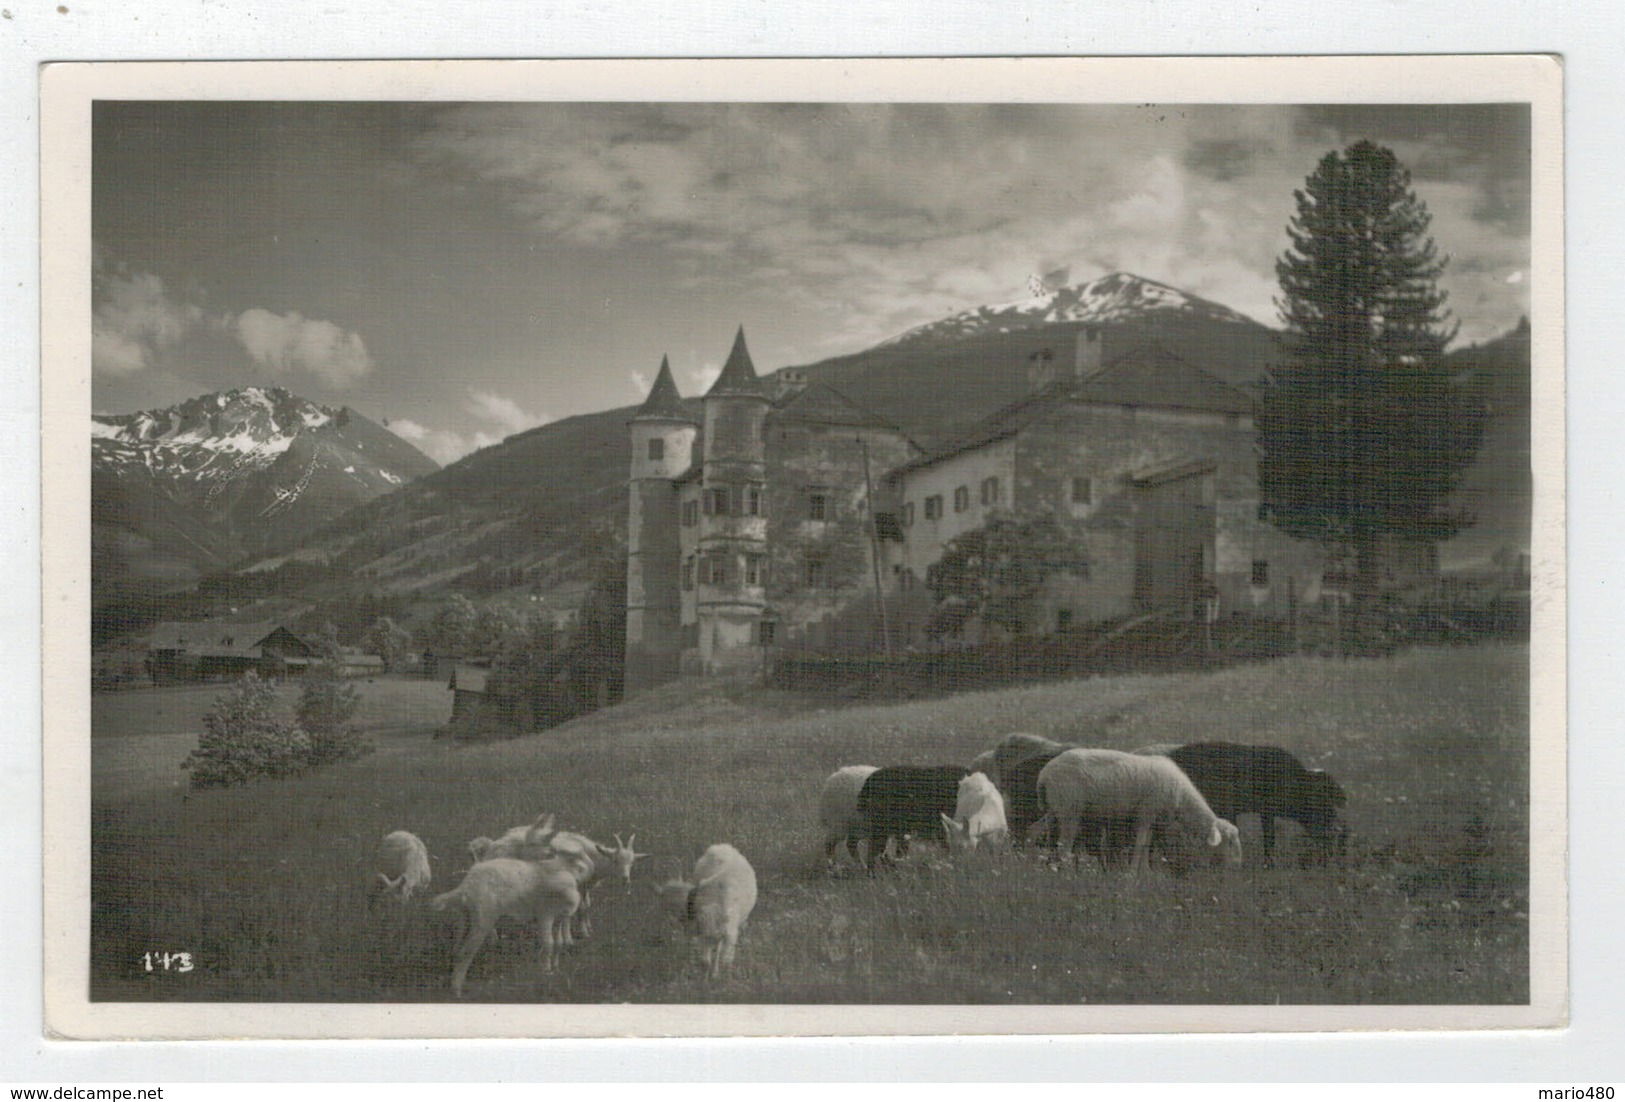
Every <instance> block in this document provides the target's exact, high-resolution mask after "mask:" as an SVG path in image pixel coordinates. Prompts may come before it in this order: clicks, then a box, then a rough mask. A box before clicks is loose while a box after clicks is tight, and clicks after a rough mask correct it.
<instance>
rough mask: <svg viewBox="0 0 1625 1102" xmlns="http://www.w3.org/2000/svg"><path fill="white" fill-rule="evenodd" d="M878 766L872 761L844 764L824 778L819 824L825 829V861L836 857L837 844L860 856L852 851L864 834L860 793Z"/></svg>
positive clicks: (819, 804) (855, 858)
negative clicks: (859, 807)
mask: <svg viewBox="0 0 1625 1102" xmlns="http://www.w3.org/2000/svg"><path fill="white" fill-rule="evenodd" d="M875 769H876V767H875V766H873V765H843V766H841V768H839V769H837V770H836V771H835V772H833V773H831V774H830V775H829V776H828V777H826V778H824V788H823V791H821V792H820V793H819V794H818V825H819V827H820V829H821V830H822V831H823V845H824V860H825V861H826V862H830V861H834V860H835V850H836V847H837V846H839V847H840V850H841V852H842V853H843V854H845V855H846V856H848V857H851V858H852V859H853V860H860V859H859V858H858V855H857V854H856V853H854V852H853V850H854V847H855V845H856V844H857V843H858V840H859V837H860V835H861V834H862V818H861V816H859V815H858V794H859V793H861V792H862V791H863V782H864V781H866V780H868V779H869V774H871V773H873V772H874V771H875Z"/></svg>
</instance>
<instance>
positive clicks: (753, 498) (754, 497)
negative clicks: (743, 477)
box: [745, 483, 763, 517]
mask: <svg viewBox="0 0 1625 1102" xmlns="http://www.w3.org/2000/svg"><path fill="white" fill-rule="evenodd" d="M762 512H763V510H762V488H761V487H760V486H758V485H755V484H754V483H753V484H751V485H749V486H746V487H745V515H746V516H747V517H759V516H761V515H762Z"/></svg>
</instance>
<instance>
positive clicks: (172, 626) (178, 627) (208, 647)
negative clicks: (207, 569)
mask: <svg viewBox="0 0 1625 1102" xmlns="http://www.w3.org/2000/svg"><path fill="white" fill-rule="evenodd" d="M281 628H282V625H281V624H280V623H277V622H276V621H274V620H269V621H265V622H263V623H257V624H226V623H221V622H220V621H217V620H193V621H179V622H177V621H168V622H165V623H161V624H158V625H156V626H154V627H153V629H152V633H151V634H150V635H148V637H147V646H148V647H149V648H150V649H152V650H178V651H185V652H187V653H188V654H199V655H204V654H207V655H258V654H259V645H260V643H262V642H263V641H264V640H266V639H267V638H269V637H270V636H272V635H274V634H275V633H276V632H277V631H278V630H279V629H281ZM289 634H292V633H291V632H290V633H289Z"/></svg>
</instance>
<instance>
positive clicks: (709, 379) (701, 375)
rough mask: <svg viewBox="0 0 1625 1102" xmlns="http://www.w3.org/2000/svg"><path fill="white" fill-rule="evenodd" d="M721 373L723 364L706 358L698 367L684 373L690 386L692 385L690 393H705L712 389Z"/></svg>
mask: <svg viewBox="0 0 1625 1102" xmlns="http://www.w3.org/2000/svg"><path fill="white" fill-rule="evenodd" d="M721 374H722V365H721V364H719V363H717V362H716V361H715V360H706V361H704V362H702V363H701V364H700V365H699V366H698V367H691V368H689V369H688V370H687V371H686V372H684V375H685V376H686V377H687V379H688V383H689V386H690V387H692V389H691V390H690V391H689V393H690V394H704V393H705V392H706V391H708V390H710V389H711V385H712V384H713V383H715V382H716V381H717V378H718V377H719V376H720V375H721Z"/></svg>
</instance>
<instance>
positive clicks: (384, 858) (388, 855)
mask: <svg viewBox="0 0 1625 1102" xmlns="http://www.w3.org/2000/svg"><path fill="white" fill-rule="evenodd" d="M377 863H378V881H377V882H378V884H379V885H380V889H379V890H381V891H382V892H383V894H385V895H393V896H395V897H397V898H398V899H400V901H401V902H402V903H405V902H406V901H407V900H408V899H411V898H412V893H413V892H415V891H419V890H420V889H423V888H427V887H428V886H429V877H430V872H429V850H428V848H427V847H426V846H424V844H423V840H422V839H421V838H419V837H418V836H417V835H416V834H413V833H412V832H411V831H410V830H396V831H391V832H390V833H388V834H386V835H384V840H383V841H382V842H379V843H378V858H377Z"/></svg>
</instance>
